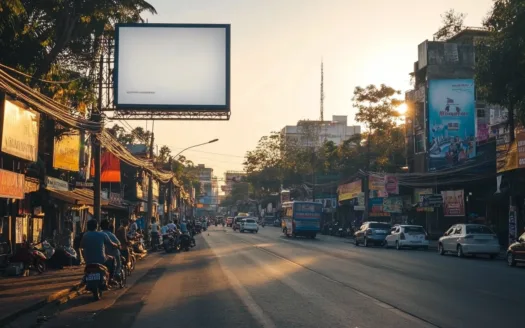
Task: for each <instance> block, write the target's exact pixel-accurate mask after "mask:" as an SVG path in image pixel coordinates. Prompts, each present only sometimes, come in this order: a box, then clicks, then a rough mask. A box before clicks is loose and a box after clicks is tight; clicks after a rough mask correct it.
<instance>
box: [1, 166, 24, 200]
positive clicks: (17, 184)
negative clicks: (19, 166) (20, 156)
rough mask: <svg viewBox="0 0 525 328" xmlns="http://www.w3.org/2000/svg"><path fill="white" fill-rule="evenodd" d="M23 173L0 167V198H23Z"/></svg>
mask: <svg viewBox="0 0 525 328" xmlns="http://www.w3.org/2000/svg"><path fill="white" fill-rule="evenodd" d="M24 183H25V177H24V175H23V174H19V173H15V172H11V171H6V170H1V169H0V198H11V199H24Z"/></svg>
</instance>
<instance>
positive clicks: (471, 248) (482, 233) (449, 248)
mask: <svg viewBox="0 0 525 328" xmlns="http://www.w3.org/2000/svg"><path fill="white" fill-rule="evenodd" d="M438 252H439V254H441V255H444V254H445V253H447V252H453V253H456V254H457V256H458V257H463V256H465V255H477V254H484V255H488V256H490V258H491V259H494V258H496V256H498V254H499V252H500V245H499V241H498V237H497V236H496V234H495V233H494V232H493V231H492V230H491V229H490V228H489V227H487V226H485V225H482V224H456V225H453V226H452V227H450V229H448V230H447V232H445V234H444V235H443V237H441V238H439V243H438Z"/></svg>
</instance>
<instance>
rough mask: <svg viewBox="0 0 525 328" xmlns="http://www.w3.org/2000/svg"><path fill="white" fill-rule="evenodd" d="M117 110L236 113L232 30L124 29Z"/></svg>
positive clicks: (118, 40)
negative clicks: (232, 91)
mask: <svg viewBox="0 0 525 328" xmlns="http://www.w3.org/2000/svg"><path fill="white" fill-rule="evenodd" d="M114 92H115V106H116V108H117V109H141V110H145V109H160V110H216V111H229V109H230V25H217V24H118V25H117V27H116V37H115V71H114Z"/></svg>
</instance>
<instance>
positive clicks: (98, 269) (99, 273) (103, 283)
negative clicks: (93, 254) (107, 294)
mask: <svg viewBox="0 0 525 328" xmlns="http://www.w3.org/2000/svg"><path fill="white" fill-rule="evenodd" d="M82 281H83V283H84V284H85V285H86V290H88V291H90V292H91V293H93V299H94V300H95V301H98V300H100V298H101V297H102V291H104V290H107V289H108V283H109V270H108V268H107V267H106V266H105V265H102V264H97V263H93V264H88V265H86V268H85V269H84V277H83V278H82Z"/></svg>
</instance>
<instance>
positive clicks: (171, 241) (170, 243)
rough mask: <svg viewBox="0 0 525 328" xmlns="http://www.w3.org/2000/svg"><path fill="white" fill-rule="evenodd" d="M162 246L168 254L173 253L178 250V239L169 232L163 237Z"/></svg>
mask: <svg viewBox="0 0 525 328" xmlns="http://www.w3.org/2000/svg"><path fill="white" fill-rule="evenodd" d="M162 246H163V247H164V250H165V251H166V253H171V252H174V251H176V250H177V239H176V237H175V235H174V233H173V232H168V233H166V234H163V235H162Z"/></svg>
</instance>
